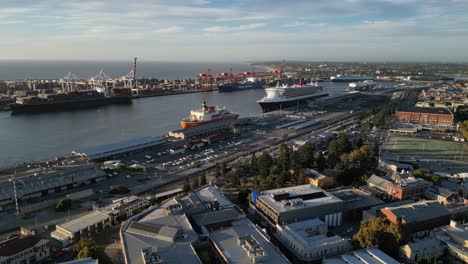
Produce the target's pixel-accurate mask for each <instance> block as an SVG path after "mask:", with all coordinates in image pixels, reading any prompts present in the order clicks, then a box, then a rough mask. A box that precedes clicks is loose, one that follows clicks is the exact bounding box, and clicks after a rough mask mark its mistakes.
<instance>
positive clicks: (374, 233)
mask: <svg viewBox="0 0 468 264" xmlns="http://www.w3.org/2000/svg"><path fill="white" fill-rule="evenodd" d="M353 239H354V240H355V241H356V242H357V243H358V245H359V246H360V247H362V248H368V247H374V246H378V247H379V249H381V250H382V251H384V252H385V253H387V254H390V255H397V254H398V248H399V246H401V245H403V244H404V243H406V241H407V239H408V233H407V231H406V229H405V227H404V226H403V225H401V224H394V223H391V222H390V221H389V220H388V219H384V218H380V217H378V218H375V219H368V220H364V221H362V222H361V226H360V228H359V231H358V232H357V233H356V234H355V235H354V237H353Z"/></svg>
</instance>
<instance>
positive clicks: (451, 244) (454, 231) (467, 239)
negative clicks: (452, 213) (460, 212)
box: [434, 221, 468, 263]
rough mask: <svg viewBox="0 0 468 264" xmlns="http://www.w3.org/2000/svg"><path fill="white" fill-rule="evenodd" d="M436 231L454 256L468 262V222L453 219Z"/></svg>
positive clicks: (437, 235) (436, 234)
mask: <svg viewBox="0 0 468 264" xmlns="http://www.w3.org/2000/svg"><path fill="white" fill-rule="evenodd" d="M434 233H435V236H436V237H437V238H438V239H439V240H440V241H442V243H444V244H445V246H446V247H447V249H448V252H449V253H450V254H451V255H452V256H454V257H456V258H458V259H459V260H461V261H463V262H464V263H468V223H465V224H460V223H458V222H456V221H451V222H450V225H447V226H443V227H441V228H439V229H437V230H435V232H434Z"/></svg>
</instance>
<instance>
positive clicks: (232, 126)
mask: <svg viewBox="0 0 468 264" xmlns="http://www.w3.org/2000/svg"><path fill="white" fill-rule="evenodd" d="M239 128H240V124H239V123H232V124H230V125H229V130H231V132H232V133H233V134H234V135H238V134H239V130H240V129H239Z"/></svg>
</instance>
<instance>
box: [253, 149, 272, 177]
mask: <svg viewBox="0 0 468 264" xmlns="http://www.w3.org/2000/svg"><path fill="white" fill-rule="evenodd" d="M272 165H273V159H272V158H271V156H270V154H268V152H266V151H264V152H263V153H262V155H260V157H258V159H257V167H258V172H259V174H260V176H261V177H262V178H266V177H267V176H268V175H269V174H270V167H271V166H272Z"/></svg>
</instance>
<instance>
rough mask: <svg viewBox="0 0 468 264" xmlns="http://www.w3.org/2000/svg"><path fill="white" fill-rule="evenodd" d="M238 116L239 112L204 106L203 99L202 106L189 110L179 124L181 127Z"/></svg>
mask: <svg viewBox="0 0 468 264" xmlns="http://www.w3.org/2000/svg"><path fill="white" fill-rule="evenodd" d="M238 117H239V114H236V113H231V112H230V111H229V110H227V109H225V108H221V107H219V106H216V107H214V106H206V102H205V101H203V105H202V108H201V109H197V110H192V111H190V116H189V117H188V118H186V119H184V120H182V121H180V126H181V127H182V128H189V127H194V126H201V125H205V124H209V123H215V122H219V121H223V120H229V119H237V118H238Z"/></svg>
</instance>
